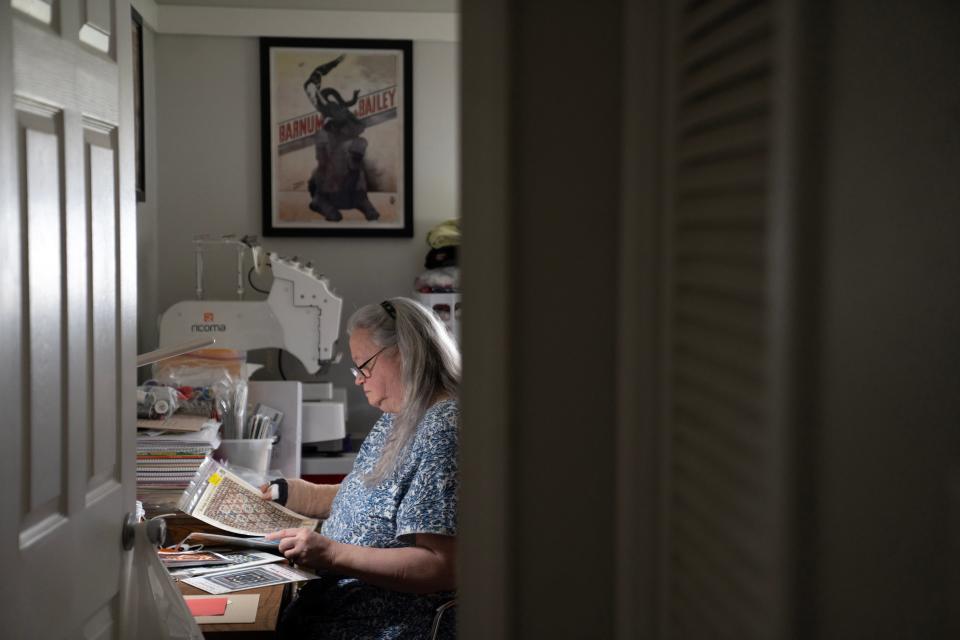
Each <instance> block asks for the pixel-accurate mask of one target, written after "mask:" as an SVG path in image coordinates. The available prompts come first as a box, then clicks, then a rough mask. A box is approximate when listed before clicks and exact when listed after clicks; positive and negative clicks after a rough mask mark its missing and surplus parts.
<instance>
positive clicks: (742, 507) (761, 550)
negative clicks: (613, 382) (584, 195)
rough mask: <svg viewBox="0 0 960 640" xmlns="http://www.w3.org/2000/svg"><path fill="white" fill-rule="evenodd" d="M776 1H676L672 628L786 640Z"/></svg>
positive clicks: (670, 389)
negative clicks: (778, 402)
mask: <svg viewBox="0 0 960 640" xmlns="http://www.w3.org/2000/svg"><path fill="white" fill-rule="evenodd" d="M776 10H777V6H776V3H773V2H764V1H756V0H754V1H736V0H691V1H689V2H682V3H681V2H676V3H673V7H672V12H671V20H670V28H671V40H670V41H669V42H668V47H669V48H670V50H669V52H668V59H669V65H668V69H669V76H668V83H667V84H668V90H667V99H668V102H667V110H666V112H667V113H668V114H669V115H668V119H669V120H670V121H671V122H670V123H669V127H668V132H669V133H668V137H667V140H668V143H667V150H666V151H667V153H666V157H667V161H666V163H667V166H666V172H665V175H666V179H667V182H666V191H665V193H666V196H667V197H666V203H667V207H666V209H667V212H666V224H665V229H666V234H667V237H666V239H665V240H666V244H665V246H666V247H667V251H666V259H667V265H666V266H667V269H666V273H667V274H668V275H667V281H666V283H665V285H666V286H665V292H666V305H665V309H666V317H665V319H664V320H665V327H666V329H667V334H668V340H667V345H668V346H667V353H666V354H665V363H666V364H665V366H666V371H665V376H664V380H665V381H666V383H667V392H666V412H665V413H666V416H667V423H668V435H667V438H666V443H667V445H666V446H667V455H666V460H667V464H666V465H665V466H666V469H665V473H666V478H665V484H666V487H667V491H666V495H665V501H666V502H665V504H664V507H665V513H666V518H665V525H666V531H665V540H666V546H667V553H666V554H665V557H664V562H665V566H664V567H663V568H664V578H665V579H664V585H663V586H664V595H665V598H664V600H663V602H664V603H665V609H666V610H665V611H664V614H665V623H666V624H665V629H666V631H667V633H666V636H667V637H670V638H695V639H702V638H736V639H737V640H749V639H751V638H758V639H759V638H763V639H770V638H779V637H784V634H785V626H784V625H785V620H786V615H787V614H786V612H785V608H784V598H783V595H782V594H783V585H784V583H785V575H784V573H783V566H784V564H783V563H784V557H783V549H784V547H783V543H782V536H783V525H784V521H783V518H784V516H783V513H784V504H785V503H784V477H783V466H782V462H783V459H784V458H783V456H784V451H782V447H781V444H780V443H782V442H783V440H784V438H783V436H784V434H783V433H781V432H780V429H781V427H779V426H777V422H776V421H775V420H774V419H773V416H772V415H771V410H770V407H771V397H772V393H773V391H774V389H773V381H775V380H776V372H775V371H773V370H772V368H771V367H772V362H773V358H772V354H773V353H774V348H773V347H774V345H773V344H772V340H774V336H775V334H776V331H775V330H771V322H772V319H773V318H776V317H778V314H777V313H775V310H774V309H773V306H772V305H773V304H774V301H773V298H772V295H771V278H770V276H769V274H770V273H771V263H770V251H769V247H770V242H771V237H772V225H773V220H774V218H773V216H774V215H776V213H775V206H774V205H773V197H772V196H773V194H772V188H771V171H770V167H771V162H772V160H773V157H774V152H775V148H774V145H775V142H776V141H775V140H774V135H773V131H774V129H773V123H774V121H775V118H776V116H777V104H776V103H775V101H774V100H773V92H774V82H775V80H776V73H777V71H778V69H777V65H776V64H775V60H774V52H775V51H776V43H777V38H778V37H779V36H780V34H779V32H778V29H777V28H776V24H775V22H776V21H775V19H774V15H775V12H776Z"/></svg>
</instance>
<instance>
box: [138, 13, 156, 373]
mask: <svg viewBox="0 0 960 640" xmlns="http://www.w3.org/2000/svg"><path fill="white" fill-rule="evenodd" d="M155 47H156V34H155V33H154V31H153V29H151V28H150V27H149V26H147V25H146V24H144V25H143V76H144V77H143V117H144V121H143V127H144V129H143V135H144V165H145V170H146V175H145V176H144V177H145V182H146V185H145V193H146V199H145V201H144V202H138V203H137V265H138V266H137V310H138V315H139V319H138V324H139V327H138V329H139V330H138V331H137V353H144V352H145V351H149V350H151V349H155V348H156V346H157V327H156V323H155V322H153V321H152V319H153V318H156V317H157V313H158V307H157V303H158V300H157V293H158V290H157V287H158V284H159V282H158V276H157V249H158V244H157V231H158V228H159V225H158V215H159V207H158V202H159V193H160V189H159V182H158V171H157V83H156V74H155V70H154V64H153V61H154V57H155ZM139 374H140V376H141V377H143V376H146V375H147V369H146V368H143V369H142V370H141V371H140V372H139Z"/></svg>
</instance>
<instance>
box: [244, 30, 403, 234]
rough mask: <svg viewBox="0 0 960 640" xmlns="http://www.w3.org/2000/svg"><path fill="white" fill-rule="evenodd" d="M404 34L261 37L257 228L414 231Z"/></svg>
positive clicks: (312, 231) (302, 231)
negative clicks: (259, 224) (260, 216)
mask: <svg viewBox="0 0 960 640" xmlns="http://www.w3.org/2000/svg"><path fill="white" fill-rule="evenodd" d="M412 58H413V47H412V42H411V41H410V40H330V39H303V38H261V39H260V87H261V109H262V113H261V139H262V155H263V235H265V236H400V237H412V236H413V188H412V187H413V106H412V105H413V95H412V94H413V91H412V87H413V77H412V75H413V60H412Z"/></svg>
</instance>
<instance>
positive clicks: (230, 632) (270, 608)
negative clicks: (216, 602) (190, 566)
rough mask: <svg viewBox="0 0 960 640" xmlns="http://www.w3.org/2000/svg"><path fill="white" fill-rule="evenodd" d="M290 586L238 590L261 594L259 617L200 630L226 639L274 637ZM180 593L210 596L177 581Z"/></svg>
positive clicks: (204, 627) (210, 625)
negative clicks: (241, 622) (246, 621)
mask: <svg viewBox="0 0 960 640" xmlns="http://www.w3.org/2000/svg"><path fill="white" fill-rule="evenodd" d="M289 586H290V585H286V584H275V585H270V586H269V587H260V588H259V589H246V590H244V591H237V592H235V593H237V594H250V595H253V594H255V593H258V594H260V602H258V603H257V619H256V620H255V621H254V622H248V623H244V624H240V623H237V624H202V625H200V630H201V631H203V636H204V637H205V638H223V639H224V640H241V639H244V640H245V639H247V638H250V639H252V638H263V639H266V638H274V637H275V633H274V631H275V630H276V628H277V619H278V618H279V615H280V608H281V606H284V605H285V604H286V600H287V599H288V598H286V597H285V596H286V595H287V594H288V593H289ZM177 587H178V588H179V589H180V593H182V594H183V595H185V596H208V595H210V594H209V593H207V592H206V591H201V590H200V589H197V588H196V587H191V586H190V585H188V584H186V583H183V582H177ZM230 595H231V594H229V593H225V594H224V597H227V598H229V597H230Z"/></svg>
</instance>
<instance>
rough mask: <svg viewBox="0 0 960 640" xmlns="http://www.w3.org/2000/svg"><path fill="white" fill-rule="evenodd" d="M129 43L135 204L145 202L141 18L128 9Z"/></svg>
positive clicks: (138, 14) (136, 12)
mask: <svg viewBox="0 0 960 640" xmlns="http://www.w3.org/2000/svg"><path fill="white" fill-rule="evenodd" d="M130 18H131V19H130V36H131V37H130V41H131V46H132V48H133V56H132V61H133V114H134V146H135V150H134V154H135V156H136V161H137V176H136V182H137V202H146V200H147V176H146V162H145V160H144V147H145V145H144V137H143V129H144V122H143V17H142V16H141V15H140V13H139V12H138V11H137V10H136V9H134V8H133V7H130Z"/></svg>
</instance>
